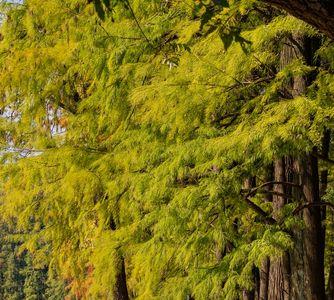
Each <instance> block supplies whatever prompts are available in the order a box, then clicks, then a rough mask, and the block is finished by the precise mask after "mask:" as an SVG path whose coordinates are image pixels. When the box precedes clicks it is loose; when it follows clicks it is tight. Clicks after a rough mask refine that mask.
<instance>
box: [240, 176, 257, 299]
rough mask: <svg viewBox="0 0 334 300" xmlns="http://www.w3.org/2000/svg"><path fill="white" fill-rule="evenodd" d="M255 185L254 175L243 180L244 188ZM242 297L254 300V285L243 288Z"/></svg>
mask: <svg viewBox="0 0 334 300" xmlns="http://www.w3.org/2000/svg"><path fill="white" fill-rule="evenodd" d="M255 186H256V180H255V177H250V178H247V179H246V180H245V181H244V188H245V189H247V190H250V189H251V188H253V187H255ZM256 282H257V280H256V278H255V276H254V285H256ZM242 299H243V300H255V286H254V288H253V289H252V290H250V291H248V290H246V289H245V290H243V292H242Z"/></svg>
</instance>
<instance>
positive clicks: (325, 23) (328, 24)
mask: <svg viewBox="0 0 334 300" xmlns="http://www.w3.org/2000/svg"><path fill="white" fill-rule="evenodd" d="M263 2H265V3H268V4H270V5H273V6H275V7H277V8H280V9H284V10H285V11H287V12H288V13H290V14H291V15H293V16H295V17H297V18H299V19H301V20H303V21H305V22H307V23H309V24H311V25H312V26H314V27H315V28H317V29H319V30H320V31H321V32H323V33H325V34H326V35H327V36H328V37H330V38H331V39H333V38H334V26H333V23H334V5H333V3H332V2H331V1H326V0H318V1H302V0H300V1H299V0H297V1H294V0H264V1H263Z"/></svg>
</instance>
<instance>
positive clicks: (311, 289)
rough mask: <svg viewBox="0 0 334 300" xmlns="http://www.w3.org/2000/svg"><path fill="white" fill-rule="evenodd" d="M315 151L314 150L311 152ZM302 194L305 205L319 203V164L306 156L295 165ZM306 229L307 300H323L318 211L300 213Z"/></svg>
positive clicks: (316, 209)
mask: <svg viewBox="0 0 334 300" xmlns="http://www.w3.org/2000/svg"><path fill="white" fill-rule="evenodd" d="M314 151H316V150H314ZM297 164H298V168H299V172H300V179H301V185H302V190H303V193H304V196H305V202H306V203H312V204H313V203H314V204H316V203H319V202H320V195H319V176H318V160H317V158H316V157H315V156H313V155H312V154H305V155H304V156H303V157H302V158H300V159H299V160H298V161H297ZM303 219H304V223H305V229H304V234H303V239H304V264H305V266H304V267H305V269H304V270H305V277H304V278H305V288H306V290H305V293H306V299H309V300H321V299H325V278H324V249H325V247H324V246H325V243H324V238H323V228H322V218H321V208H320V207H319V206H313V207H310V208H306V209H304V211H303Z"/></svg>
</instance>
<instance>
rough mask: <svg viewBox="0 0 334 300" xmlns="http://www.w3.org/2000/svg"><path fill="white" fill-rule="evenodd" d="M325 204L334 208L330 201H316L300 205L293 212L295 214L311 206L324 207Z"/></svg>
mask: <svg viewBox="0 0 334 300" xmlns="http://www.w3.org/2000/svg"><path fill="white" fill-rule="evenodd" d="M323 206H328V207H330V208H331V209H333V210H334V204H332V203H330V202H324V201H322V202H315V203H307V204H303V205H299V206H298V207H297V208H296V209H295V210H294V211H293V212H292V214H293V215H294V216H295V215H297V214H298V213H299V212H300V211H302V210H303V209H306V208H311V207H323Z"/></svg>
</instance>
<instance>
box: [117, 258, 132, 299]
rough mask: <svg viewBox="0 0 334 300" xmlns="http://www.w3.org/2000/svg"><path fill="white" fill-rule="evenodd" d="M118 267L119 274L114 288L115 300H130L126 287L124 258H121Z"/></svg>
mask: <svg viewBox="0 0 334 300" xmlns="http://www.w3.org/2000/svg"><path fill="white" fill-rule="evenodd" d="M119 264H120V265H119V266H118V274H117V277H116V283H115V288H114V300H128V299H129V294H128V288H127V286H126V274H125V263H124V258H122V257H120V259H119Z"/></svg>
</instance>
